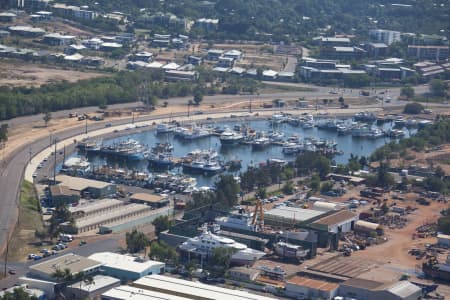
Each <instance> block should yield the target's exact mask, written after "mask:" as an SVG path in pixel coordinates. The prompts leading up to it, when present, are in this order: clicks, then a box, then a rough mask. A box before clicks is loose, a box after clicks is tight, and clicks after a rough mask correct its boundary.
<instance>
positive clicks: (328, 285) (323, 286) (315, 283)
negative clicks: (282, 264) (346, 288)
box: [287, 276, 339, 292]
mask: <svg viewBox="0 0 450 300" xmlns="http://www.w3.org/2000/svg"><path fill="white" fill-rule="evenodd" d="M287 283H289V284H293V285H298V286H303V287H308V288H312V289H316V290H321V291H327V292H329V291H333V290H336V289H337V288H339V284H337V283H333V282H328V281H323V280H317V279H311V278H307V277H302V276H294V277H292V278H291V279H289V280H288V281H287Z"/></svg>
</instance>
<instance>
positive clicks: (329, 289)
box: [285, 276, 339, 300]
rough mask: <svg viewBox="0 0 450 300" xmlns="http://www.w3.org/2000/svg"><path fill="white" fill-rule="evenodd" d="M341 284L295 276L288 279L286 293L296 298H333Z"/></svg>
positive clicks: (324, 299)
mask: <svg viewBox="0 0 450 300" xmlns="http://www.w3.org/2000/svg"><path fill="white" fill-rule="evenodd" d="M338 290H339V284H337V283H333V282H328V281H323V280H317V279H312V278H307V277H301V276H294V277H292V278H290V279H289V280H288V281H286V290H285V292H286V295H287V296H290V297H293V298H295V299H311V300H316V299H317V300H318V299H323V300H332V299H333V298H334V297H335V296H337V294H338Z"/></svg>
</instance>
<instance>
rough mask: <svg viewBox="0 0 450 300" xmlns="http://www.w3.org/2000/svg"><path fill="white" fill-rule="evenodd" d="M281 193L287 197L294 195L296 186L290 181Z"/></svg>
mask: <svg viewBox="0 0 450 300" xmlns="http://www.w3.org/2000/svg"><path fill="white" fill-rule="evenodd" d="M281 191H282V192H283V193H284V194H286V195H292V194H293V193H294V184H293V182H292V181H288V182H286V183H285V184H284V185H283V188H282V189H281Z"/></svg>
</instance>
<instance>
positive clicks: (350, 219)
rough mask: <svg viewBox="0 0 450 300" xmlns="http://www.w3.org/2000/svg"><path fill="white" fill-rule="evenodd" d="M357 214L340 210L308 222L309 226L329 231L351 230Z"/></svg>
mask: <svg viewBox="0 0 450 300" xmlns="http://www.w3.org/2000/svg"><path fill="white" fill-rule="evenodd" d="M357 220H358V215H357V214H355V213H354V212H351V211H349V210H341V211H338V212H335V213H333V214H331V215H328V216H325V217H323V218H320V219H318V220H316V221H314V222H312V223H311V224H310V227H311V228H313V229H316V230H319V231H326V232H330V233H340V232H349V231H352V230H353V227H354V226H355V222H356V221H357Z"/></svg>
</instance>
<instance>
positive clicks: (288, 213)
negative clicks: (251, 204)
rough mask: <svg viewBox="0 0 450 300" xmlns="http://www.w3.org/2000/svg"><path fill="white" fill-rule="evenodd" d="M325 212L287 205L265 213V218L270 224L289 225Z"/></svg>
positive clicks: (300, 222) (303, 221)
mask: <svg viewBox="0 0 450 300" xmlns="http://www.w3.org/2000/svg"><path fill="white" fill-rule="evenodd" d="M324 214H325V212H323V211H319V210H313V209H304V208H298V207H289V206H285V207H278V208H274V209H271V210H269V211H268V212H266V213H264V219H265V223H266V224H268V225H277V226H289V225H299V224H302V223H305V222H308V221H311V220H312V219H315V218H317V217H320V216H322V215H324Z"/></svg>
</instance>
